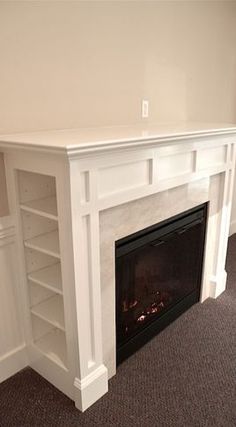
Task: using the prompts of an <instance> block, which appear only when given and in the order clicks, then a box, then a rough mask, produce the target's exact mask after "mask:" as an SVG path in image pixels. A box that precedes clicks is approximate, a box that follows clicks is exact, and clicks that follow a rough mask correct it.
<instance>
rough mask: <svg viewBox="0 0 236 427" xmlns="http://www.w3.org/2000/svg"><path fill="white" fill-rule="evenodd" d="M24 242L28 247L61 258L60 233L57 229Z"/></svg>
mask: <svg viewBox="0 0 236 427" xmlns="http://www.w3.org/2000/svg"><path fill="white" fill-rule="evenodd" d="M24 244H25V246H26V247H27V248H30V249H34V250H36V251H39V252H43V253H45V254H47V255H51V256H54V257H55V258H60V248H59V235H58V231H57V230H55V231H51V232H49V233H45V234H40V235H39V236H36V237H33V238H32V239H28V240H25V241H24Z"/></svg>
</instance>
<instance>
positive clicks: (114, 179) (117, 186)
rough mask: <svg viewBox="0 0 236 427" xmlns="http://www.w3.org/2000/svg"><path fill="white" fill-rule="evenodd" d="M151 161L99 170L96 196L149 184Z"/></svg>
mask: <svg viewBox="0 0 236 427" xmlns="http://www.w3.org/2000/svg"><path fill="white" fill-rule="evenodd" d="M150 171H151V160H147V159H145V160H141V161H137V162H133V163H126V164H119V165H116V166H112V167H108V168H104V169H100V170H99V174H98V196H99V197H103V196H107V195H110V194H114V193H118V192H121V191H126V190H129V189H131V188H136V187H143V186H145V185H148V184H150Z"/></svg>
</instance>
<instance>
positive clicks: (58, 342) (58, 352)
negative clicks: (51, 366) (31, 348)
mask: <svg viewBox="0 0 236 427" xmlns="http://www.w3.org/2000/svg"><path fill="white" fill-rule="evenodd" d="M34 344H35V347H36V348H37V349H39V350H40V351H41V352H42V353H43V354H44V355H45V356H46V357H48V358H49V359H51V360H52V361H53V362H54V363H56V364H57V365H59V366H60V367H61V368H62V369H66V366H67V357H66V341H65V335H64V333H63V332H61V331H60V330H59V329H52V330H51V331H50V332H49V333H47V334H45V335H43V336H42V337H41V338H39V339H38V340H37V341H35V343H34Z"/></svg>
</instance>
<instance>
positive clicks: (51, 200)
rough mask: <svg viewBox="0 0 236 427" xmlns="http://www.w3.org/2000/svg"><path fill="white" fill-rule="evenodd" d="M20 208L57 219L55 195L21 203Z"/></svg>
mask: <svg viewBox="0 0 236 427" xmlns="http://www.w3.org/2000/svg"><path fill="white" fill-rule="evenodd" d="M20 207H21V209H23V210H25V211H28V212H32V213H35V214H39V215H41V216H45V217H46V218H52V219H55V220H57V199H56V197H55V196H51V197H45V198H43V199H36V200H31V201H29V202H25V203H21V205H20Z"/></svg>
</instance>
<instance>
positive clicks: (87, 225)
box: [70, 159, 108, 411]
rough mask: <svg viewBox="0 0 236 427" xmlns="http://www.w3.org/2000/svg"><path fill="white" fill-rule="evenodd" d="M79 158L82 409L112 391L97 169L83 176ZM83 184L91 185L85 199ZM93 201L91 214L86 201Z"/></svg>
mask: <svg viewBox="0 0 236 427" xmlns="http://www.w3.org/2000/svg"><path fill="white" fill-rule="evenodd" d="M82 173H83V172H81V170H80V167H79V161H77V160H76V159H72V160H70V192H71V208H72V211H71V223H72V235H73V262H74V281H75V302H76V327H77V337H78V361H77V362H76V366H75V372H76V374H75V375H76V377H75V381H74V386H75V405H76V407H77V408H78V409H80V410H81V411H84V410H85V409H86V408H88V407H89V406H91V405H92V404H93V403H94V402H95V401H96V400H98V399H99V398H100V397H101V396H102V395H104V394H105V393H106V392H107V391H108V374H107V369H106V367H105V366H104V365H103V356H102V316H101V287H100V248H99V213H98V211H96V210H95V208H94V206H95V203H94V198H95V197H96V172H95V171H89V173H86V178H85V179H86V180H88V182H84V181H83V179H82ZM83 185H88V188H87V190H86V191H87V199H88V200H85V199H84V191H83V190H84V189H83V188H82V187H83ZM84 203H89V204H90V205H91V209H90V210H89V214H87V215H83V214H82V209H81V207H82V205H83V204H84Z"/></svg>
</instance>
